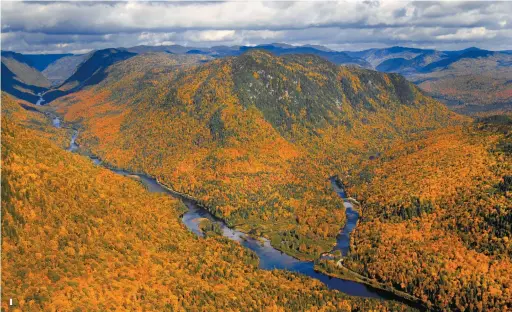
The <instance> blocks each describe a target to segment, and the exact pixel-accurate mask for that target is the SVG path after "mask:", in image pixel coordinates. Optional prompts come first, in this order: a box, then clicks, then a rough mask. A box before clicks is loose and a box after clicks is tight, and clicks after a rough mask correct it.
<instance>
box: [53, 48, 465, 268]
mask: <svg viewBox="0 0 512 312" xmlns="http://www.w3.org/2000/svg"><path fill="white" fill-rule="evenodd" d="M160 64H162V65H159V66H156V64H155V63H154V62H151V57H149V56H146V57H144V56H143V55H140V56H136V57H133V58H131V59H129V60H127V61H123V62H120V63H117V64H115V65H114V66H112V67H111V68H110V69H109V70H108V71H107V73H106V74H107V77H106V79H105V80H104V81H102V82H101V83H99V84H98V85H96V86H94V87H91V88H88V89H85V90H82V91H80V92H78V93H74V94H71V95H69V96H67V97H64V98H61V99H58V100H57V101H55V102H54V103H52V107H54V108H55V109H56V110H57V112H58V113H60V114H63V116H64V118H65V120H66V121H68V122H75V123H77V125H80V127H82V130H81V134H80V137H79V144H80V145H81V147H82V149H84V150H89V151H90V152H92V153H94V154H96V155H98V156H100V158H102V159H103V160H104V161H106V162H107V163H109V164H111V165H113V166H116V167H121V168H128V169H130V170H133V171H140V172H145V173H148V174H150V175H153V176H155V177H158V178H159V179H160V180H161V181H163V182H164V183H165V184H167V185H170V186H172V187H173V188H174V189H176V190H178V191H181V192H185V193H188V194H190V195H192V196H194V197H196V198H197V199H199V200H200V201H201V202H202V203H204V204H205V206H207V207H208V208H209V209H211V211H212V212H213V213H214V214H216V215H217V216H219V217H222V218H224V219H225V220H227V222H228V224H230V225H235V226H237V227H240V228H241V229H243V230H245V231H252V232H255V233H262V234H263V235H265V236H267V237H269V238H271V240H272V243H273V245H274V246H275V247H277V248H279V249H281V250H283V251H285V252H287V253H290V254H292V255H295V256H297V257H300V258H308V259H313V258H316V257H317V256H318V255H319V254H320V253H321V252H323V251H327V250H330V248H331V246H332V245H333V244H334V241H335V236H336V235H337V233H338V231H339V229H340V228H341V227H342V226H343V224H344V218H345V214H344V207H343V205H342V202H341V200H340V198H339V197H338V196H337V195H336V194H335V193H334V192H333V191H332V189H331V186H330V183H329V181H328V178H329V177H330V176H332V175H334V174H338V173H343V172H347V171H348V170H349V169H350V168H352V167H354V166H356V165H357V163H358V162H359V161H360V160H361V159H365V158H367V157H370V156H371V155H375V154H378V153H380V152H382V151H383V150H384V149H386V147H387V146H390V145H391V144H392V143H394V142H399V141H402V140H406V139H407V138H408V137H409V136H410V135H411V134H413V133H416V132H419V131H422V130H426V129H435V128H438V127H442V126H445V125H448V124H452V123H458V122H460V118H459V117H457V116H455V115H453V114H451V113H450V112H449V111H448V110H447V109H446V108H444V107H443V106H442V105H441V104H439V103H437V102H435V101H433V100H432V99H430V98H428V97H425V96H424V95H423V94H422V93H421V92H420V91H419V90H418V89H417V88H415V87H414V86H413V85H412V84H410V83H408V82H407V81H406V80H405V79H404V78H403V77H401V76H399V75H395V74H390V75H387V74H380V73H377V72H374V71H369V70H363V69H358V68H351V67H339V66H336V65H334V64H332V63H330V62H328V61H325V60H323V59H321V58H319V57H315V56H306V55H302V56H297V55H289V56H284V57H275V56H272V55H271V54H270V53H268V52H263V51H258V50H254V51H250V52H248V53H246V54H244V55H242V56H240V57H235V58H225V59H221V60H214V61H210V62H208V63H206V64H203V65H200V66H192V67H190V66H188V67H186V68H183V67H179V68H178V67H177V66H175V64H167V65H166V64H165V63H163V62H160Z"/></svg>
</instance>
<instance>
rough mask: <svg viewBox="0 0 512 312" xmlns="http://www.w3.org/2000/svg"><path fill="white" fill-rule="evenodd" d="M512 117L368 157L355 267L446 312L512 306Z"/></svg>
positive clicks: (359, 187)
mask: <svg viewBox="0 0 512 312" xmlns="http://www.w3.org/2000/svg"><path fill="white" fill-rule="evenodd" d="M511 146H512V119H511V118H510V117H506V116H500V117H494V118H487V119H482V120H480V121H478V122H475V123H474V124H468V125H465V126H456V127H448V128H445V129H439V130H435V131H432V132H428V133H423V134H420V135H419V136H418V137H417V138H416V139H414V140H411V142H409V143H406V144H400V145H396V146H395V147H393V148H392V149H390V150H388V151H386V152H384V153H383V154H382V155H381V156H380V157H379V158H376V159H373V160H367V161H366V162H364V163H362V164H361V167H360V170H359V171H358V172H357V173H355V174H354V175H353V176H352V178H351V179H347V180H346V181H347V182H348V183H350V184H351V187H350V188H349V193H351V194H352V195H354V196H357V198H358V199H359V200H360V201H361V202H362V212H361V214H362V218H361V222H360V223H359V225H358V227H357V229H356V231H355V233H354V237H353V241H352V244H351V252H350V254H349V257H348V258H347V259H345V262H344V264H345V266H346V267H348V268H350V269H353V270H355V271H356V272H359V273H361V274H363V275H365V276H368V277H371V278H375V279H377V280H378V281H380V282H383V283H385V284H388V285H391V286H394V287H395V288H397V289H399V290H404V291H406V292H408V293H411V294H413V295H414V296H416V297H418V298H421V299H422V300H423V301H424V302H426V303H428V304H430V305H432V306H433V307H437V308H440V309H442V310H445V311H449V310H452V311H453V310H458V311H507V310H509V309H511V308H512V262H511V256H512V240H511V235H512V226H511V225H512V210H511V209H512V196H511V194H512V193H511V190H512V188H511V185H512V184H511V183H512V180H511V177H512V159H511V156H512V154H511V152H512V149H511Z"/></svg>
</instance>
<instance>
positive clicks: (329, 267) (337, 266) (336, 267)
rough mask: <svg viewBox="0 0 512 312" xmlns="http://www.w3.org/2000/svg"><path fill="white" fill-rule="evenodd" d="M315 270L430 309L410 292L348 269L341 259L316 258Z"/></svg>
mask: <svg viewBox="0 0 512 312" xmlns="http://www.w3.org/2000/svg"><path fill="white" fill-rule="evenodd" d="M315 270H317V271H319V272H322V273H323V274H325V275H328V276H331V277H333V278H340V279H344V280H350V281H354V282H357V283H362V284H366V285H368V286H371V287H373V288H376V289H381V290H383V291H387V292H390V293H393V294H394V295H396V296H399V297H401V298H404V299H406V300H408V301H410V302H412V303H414V304H415V305H418V306H420V307H422V308H423V309H432V307H428V306H426V305H425V303H424V302H423V301H421V300H420V298H417V297H415V296H413V295H411V294H408V293H406V292H403V291H400V290H398V289H396V288H394V287H392V286H389V285H386V284H383V283H380V282H378V281H377V280H375V279H371V278H368V277H366V276H363V275H361V274H359V273H357V272H354V271H352V270H350V269H348V268H347V267H345V266H344V265H343V264H342V262H341V260H340V261H336V260H334V261H333V260H318V261H316V262H315Z"/></svg>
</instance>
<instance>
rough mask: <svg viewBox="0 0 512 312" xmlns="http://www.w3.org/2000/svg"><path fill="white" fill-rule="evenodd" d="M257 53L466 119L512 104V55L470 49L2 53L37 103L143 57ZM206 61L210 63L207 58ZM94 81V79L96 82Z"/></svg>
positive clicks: (12, 75)
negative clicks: (322, 64) (396, 91)
mask: <svg viewBox="0 0 512 312" xmlns="http://www.w3.org/2000/svg"><path fill="white" fill-rule="evenodd" d="M252 49H260V50H265V51H269V52H271V53H272V54H274V55H277V56H280V55H286V54H312V55H317V56H320V57H322V58H324V59H326V60H328V61H331V62H333V63H335V64H338V65H356V66H359V67H362V68H368V69H375V70H378V71H382V72H393V73H399V74H402V75H404V76H405V77H406V78H407V79H408V80H410V81H412V82H413V83H415V84H417V85H418V86H419V87H420V88H421V89H423V90H424V91H426V92H427V93H428V94H430V95H431V96H433V97H434V98H436V99H438V100H440V101H442V102H444V103H445V104H447V105H448V106H449V107H450V108H452V109H453V110H455V111H458V112H462V113H466V114H479V113H486V112H497V111H510V110H511V105H512V104H511V103H512V94H511V90H512V88H511V79H510V77H512V69H511V68H512V66H511V65H512V54H511V53H510V51H498V52H495V51H487V50H481V49H478V48H469V49H465V50H460V51H437V50H433V49H417V48H407V47H391V48H383V49H369V50H364V51H358V52H349V51H347V52H340V51H333V50H331V49H328V48H325V47H322V46H292V45H287V44H277V43H276V44H266V45H259V46H254V47H252V46H251V47H249V46H214V47H210V48H197V47H185V46H180V45H167V46H166V45H162V46H135V47H131V48H116V49H105V50H98V51H92V52H90V53H88V54H83V55H70V54H53V55H22V54H19V53H14V52H7V51H5V52H2V64H3V65H2V66H3V68H4V67H6V70H5V71H6V73H8V74H7V75H6V78H4V79H3V82H2V88H3V89H4V90H5V91H7V92H8V93H10V94H13V95H14V96H16V97H19V98H22V99H25V100H28V101H30V102H33V103H35V102H36V101H37V100H38V99H39V97H38V96H37V93H39V92H43V93H45V96H44V98H45V100H46V101H47V102H50V101H52V100H53V99H55V98H58V97H59V96H62V95H65V94H68V93H70V92H72V91H76V90H78V89H81V88H82V87H84V86H86V85H90V84H94V83H96V81H98V80H101V79H102V73H103V72H104V70H105V69H106V68H107V67H108V66H109V65H111V64H113V63H116V62H117V61H120V60H124V59H126V58H129V57H132V56H134V55H137V54H143V53H157V52H162V53H168V54H177V55H194V54H195V55H202V56H205V57H209V59H210V60H211V59H215V58H223V57H230V56H238V55H241V54H243V53H245V52H247V51H249V50H252ZM205 61H206V59H205ZM92 76H94V77H92Z"/></svg>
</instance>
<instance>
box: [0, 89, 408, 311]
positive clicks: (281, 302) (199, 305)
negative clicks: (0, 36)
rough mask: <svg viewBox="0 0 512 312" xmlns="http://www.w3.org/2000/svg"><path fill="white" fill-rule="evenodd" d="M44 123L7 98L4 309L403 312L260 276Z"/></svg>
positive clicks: (237, 252) (246, 256)
mask: <svg viewBox="0 0 512 312" xmlns="http://www.w3.org/2000/svg"><path fill="white" fill-rule="evenodd" d="M39 116H40V114H39V113H37V112H33V111H25V110H23V109H22V108H21V107H20V106H19V105H18V103H16V102H15V101H13V100H12V99H11V98H9V97H8V96H3V97H2V298H4V300H3V301H2V309H3V310H6V311H11V310H16V311H18V310H22V311H47V310H58V311H96V310H115V309H121V310H140V309H143V310H148V311H163V310H172V311H191V310H222V311H231V310H232V311H240V310H245V311H251V310H254V311H261V310H274V311H299V310H310V311H361V310H362V311H367V310H372V309H374V310H379V311H383V310H390V311H400V310H406V308H407V307H405V306H402V305H399V304H396V303H393V302H383V301H379V300H369V299H358V298H351V297H347V296H345V295H343V294H341V293H339V292H337V291H328V290H326V289H325V287H324V286H322V284H320V283H319V282H317V281H315V280H312V279H309V278H305V277H301V276H297V275H294V274H291V273H286V272H282V271H262V270H259V269H257V258H256V257H255V255H254V254H253V253H252V252H250V251H248V250H246V249H244V248H243V247H241V246H240V245H239V244H237V243H233V242H232V241H229V240H228V239H224V238H221V237H219V236H213V237H208V238H204V239H203V238H197V237H196V236H195V235H194V234H193V233H191V232H189V231H188V230H187V229H186V228H185V227H184V226H183V224H181V222H180V220H179V216H180V214H181V213H183V212H184V209H185V208H184V206H183V205H182V204H181V203H180V202H178V201H177V200H175V199H172V198H170V197H169V196H168V195H164V194H155V193H149V192H148V191H146V190H145V188H144V187H143V186H142V185H141V184H139V182H137V181H134V180H131V179H129V178H127V177H122V176H119V175H116V174H114V173H112V172H111V171H109V170H107V169H103V168H102V167H100V166H95V165H93V163H92V162H91V161H90V160H89V159H87V158H85V157H83V156H79V155H76V154H72V153H70V152H66V151H64V150H63V149H62V148H61V147H59V146H58V145H56V144H55V143H54V142H53V140H50V139H48V138H45V136H46V134H45V132H46V131H51V130H49V129H50V128H51V122H50V121H49V120H47V122H46V123H44V122H43V120H40V118H39ZM32 121H34V122H35V123H38V122H41V124H40V126H41V127H40V128H37V127H33V128H32V129H29V128H27V125H28V124H31V123H32ZM53 131H57V132H58V131H59V130H53ZM61 131H63V133H62V134H63V135H64V133H65V132H66V130H64V129H61ZM5 298H12V299H13V306H12V307H11V306H8V302H9V301H8V300H5Z"/></svg>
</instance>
